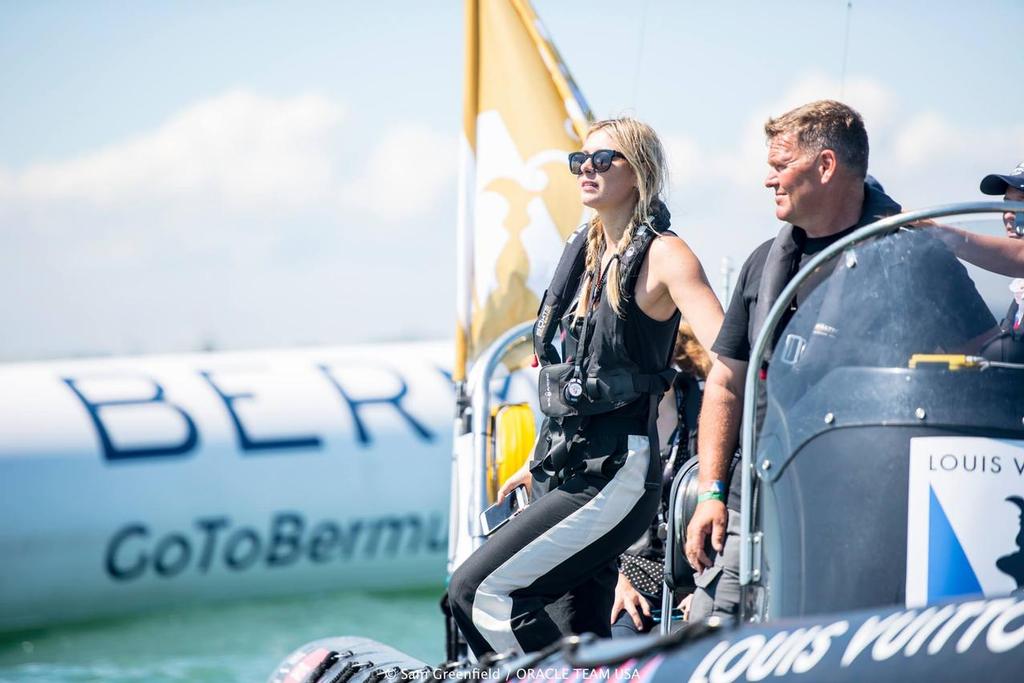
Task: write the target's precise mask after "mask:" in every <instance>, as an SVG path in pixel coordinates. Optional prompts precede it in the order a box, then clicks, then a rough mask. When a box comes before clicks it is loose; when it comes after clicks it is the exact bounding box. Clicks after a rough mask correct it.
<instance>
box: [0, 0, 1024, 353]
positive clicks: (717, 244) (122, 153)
mask: <svg viewBox="0 0 1024 683" xmlns="http://www.w3.org/2000/svg"><path fill="white" fill-rule="evenodd" d="M534 8H535V10H536V11H537V13H538V14H539V15H540V17H541V19H542V21H543V22H544V23H545V25H546V27H547V29H548V31H549V33H550V35H551V36H552V38H553V40H554V42H555V44H556V45H557V47H558V48H559V50H560V52H561V53H562V56H563V58H564V59H565V61H566V63H567V64H568V66H569V69H570V70H571V71H572V73H573V75H574V77H575V79H576V82H577V84H578V85H579V86H580V89H581V90H582V92H583V93H584V95H585V97H586V98H587V100H588V101H589V103H590V105H591V108H592V109H593V110H594V112H595V114H596V115H597V116H599V117H606V116H614V115H622V114H628V115H633V116H636V117H639V118H641V119H643V120H645V121H647V122H649V123H650V124H652V125H653V126H654V128H655V129H656V130H657V131H658V132H659V134H660V135H661V137H662V139H663V140H664V142H665V144H666V148H667V149H668V151H669V156H670V162H671V172H672V184H671V189H670V194H669V198H668V199H669V206H670V208H671V210H672V213H673V224H674V229H675V230H677V231H678V232H679V234H680V235H682V236H683V237H684V238H685V239H686V240H687V241H688V242H689V243H690V245H691V247H693V249H694V251H695V252H696V253H697V255H698V257H700V258H701V260H702V262H703V263H704V266H705V269H706V271H707V272H708V276H709V279H710V280H711V282H712V284H713V285H714V286H715V287H716V289H717V290H718V291H719V292H721V291H722V280H723V277H722V266H723V259H728V260H729V262H730V263H731V266H732V268H733V271H734V273H735V271H736V270H738V268H739V266H740V264H742V262H743V260H744V259H745V257H746V255H747V254H748V253H749V252H750V250H751V249H753V248H754V247H755V246H756V245H757V244H759V243H760V242H762V241H763V240H765V239H767V238H769V237H771V236H772V235H773V234H774V233H775V232H776V231H777V230H778V227H779V226H778V223H777V222H776V221H775V219H774V212H773V202H772V200H771V197H770V195H769V193H768V191H767V190H765V189H764V188H763V186H762V181H763V178H764V175H765V171H766V170H767V166H766V165H765V145H764V140H763V135H762V133H761V128H762V126H763V123H764V120H765V119H766V118H767V117H768V116H769V115H772V114H780V113H782V112H784V111H786V110H787V109H789V108H791V107H793V106H796V105H798V104H802V103H804V102H807V101H810V100H813V99H819V98H823V97H830V98H838V99H842V100H843V101H846V102H848V103H849V104H851V105H852V106H854V107H855V108H857V109H858V110H859V111H860V112H861V113H862V114H863V115H864V118H865V122H866V124H867V128H868V132H869V136H870V139H871V146H872V154H871V164H870V166H871V169H870V170H871V172H872V173H873V174H874V175H875V176H876V177H878V178H879V179H880V180H881V181H882V183H883V184H884V185H885V187H886V189H887V190H888V191H889V193H890V194H891V195H893V196H894V197H895V198H896V199H897V200H898V201H900V202H901V203H902V204H903V205H904V206H905V207H908V208H919V207H924V206H930V205H936V204H945V203H949V202H952V201H969V200H976V199H981V198H982V196H981V195H980V194H979V193H978V189H977V186H978V182H979V180H980V178H981V177H982V176H983V175H985V174H987V173H991V172H999V173H1007V172H1009V170H1010V169H1012V168H1013V167H1014V166H1015V165H1016V164H1017V163H1018V162H1019V161H1021V160H1024V117H1022V116H1021V112H1024V90H1021V88H1020V85H1019V83H1020V77H1019V75H1020V74H1022V73H1024V53H1022V52H1021V51H1020V49H1019V42H1020V27H1021V26H1024V3H1022V2H1020V0H978V1H976V2H973V3H970V4H968V3H963V2H958V1H954V0H931V1H924V0H908V1H905V2H890V1H885V0H853V2H851V3H849V6H848V2H847V0H813V1H812V0H800V1H798V0H779V1H778V2H774V3H766V2H753V1H747V0H737V1H735V2H730V3H706V2H702V3H697V2H683V1H680V2H669V1H668V0H638V1H637V2H632V3H624V2H621V1H615V0H590V1H588V2H583V1H581V0H534ZM461 32H462V3H461V2H456V1H454V0H452V1H447V2H440V1H439V2H429V3H427V2H422V1H420V2H416V1H411V0H410V1H407V2H405V1H397V0H396V1H394V2H386V3H369V2H360V3H356V2H314V1H311V0H310V1H306V2H300V3H270V2H265V3H264V2H238V1H235V2H198V1H196V2H190V1H187V0H181V1H178V2H154V1H140V2H134V3H114V2H98V1H96V2H72V1H70V0H68V1H60V0H48V1H45V2H33V3H28V2H13V1H8V2H0V64H2V65H3V66H2V67H0V284H2V289H3V292H4V296H2V297H0V321H2V325H3V330H4V332H3V334H2V335H0V361H12V360H23V359H41V358H55V357H66V356H89V355H110V354H115V355H120V354H137V353H157V352H180V351H194V350H199V349H236V348H268V347H285V346H293V345H303V346H305V345H321V344H324V345H340V344H350V343H360V342H373V341H383V340H397V339H403V340H405V339H445V338H450V337H451V336H452V333H453V329H454V318H455V313H454V309H455V305H454V302H455V272H454V268H455V261H456V258H455V221H456V211H457V207H456V173H457V168H456V166H457V163H456V158H457V140H458V135H459V130H460V126H461V98H462V94H461V93H462V47H463V43H462V35H461ZM847 35H848V39H847ZM844 45H845V46H846V48H845V49H844ZM844 55H845V57H844Z"/></svg>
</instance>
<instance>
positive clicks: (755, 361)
mask: <svg viewBox="0 0 1024 683" xmlns="http://www.w3.org/2000/svg"><path fill="white" fill-rule="evenodd" d="M1007 211H1013V212H1024V202H992V201H989V202H966V203H962V204H946V205H943V206H936V207H931V208H927V209H920V210H918V211H910V212H907V213H901V214H897V215H895V216H890V217H888V218H884V219H882V220H880V221H876V222H874V223H871V224H870V225H866V226H864V227H863V228H860V229H859V230H856V231H854V232H853V233H851V234H849V235H847V236H846V237H844V238H842V239H840V240H839V241H837V242H835V243H834V244H832V245H830V246H829V247H827V248H826V249H824V250H822V251H821V253H819V254H817V255H816V256H815V257H814V258H812V259H811V260H810V261H809V262H808V263H807V264H806V265H805V266H803V267H802V268H801V269H800V271H799V272H798V273H797V274H796V276H794V278H793V279H792V280H790V282H789V284H787V285H786V287H785V288H784V289H783V290H782V292H781V294H779V298H778V299H777V300H776V301H775V303H774V304H773V305H772V307H771V309H770V310H769V312H768V317H767V318H766V319H765V323H764V326H763V327H762V328H761V331H760V333H759V334H758V336H757V340H756V341H755V342H754V346H753V348H752V349H751V352H750V362H749V363H748V366H747V377H746V381H745V383H744V395H743V422H742V428H741V435H742V441H741V444H742V445H741V449H742V450H741V456H742V460H741V467H742V468H743V469H742V472H741V474H742V490H741V499H740V500H741V502H740V506H741V507H740V541H741V542H740V585H742V586H746V585H749V584H751V583H753V582H756V581H758V580H759V579H760V578H761V577H760V568H755V567H753V562H752V556H753V554H754V549H753V538H752V535H751V531H752V528H753V519H754V509H753V500H752V499H753V487H754V481H753V478H754V455H755V451H754V449H755V447H756V445H757V444H756V439H757V434H756V433H755V432H756V425H757V415H756V413H757V388H758V382H759V381H760V379H759V370H760V368H761V359H762V358H763V357H764V352H765V349H766V348H767V347H768V343H769V340H771V339H772V338H773V335H774V333H775V327H776V326H777V325H778V323H779V321H780V320H781V319H782V316H783V314H784V313H785V311H786V309H787V308H788V307H789V302H790V300H791V299H792V298H793V296H794V295H795V294H796V291H797V289H798V288H799V287H800V285H801V284H803V283H804V281H806V280H807V278H808V277H810V275H811V274H812V273H813V272H814V270H815V269H816V268H817V267H818V266H820V265H821V264H823V263H825V262H826V261H828V260H829V259H831V258H832V257H833V256H835V255H836V254H838V253H839V252H841V251H843V250H844V249H846V248H847V247H849V246H850V245H853V244H856V243H858V242H862V241H864V240H866V239H868V238H870V237H874V236H875V235H878V234H881V233H884V232H886V231H888V230H892V229H893V228H897V227H900V226H903V225H907V224H910V223H914V222H917V221H924V220H929V219H934V218H941V217H944V216H959V215H964V214H976V213H1004V212H1007ZM923 229H928V226H923Z"/></svg>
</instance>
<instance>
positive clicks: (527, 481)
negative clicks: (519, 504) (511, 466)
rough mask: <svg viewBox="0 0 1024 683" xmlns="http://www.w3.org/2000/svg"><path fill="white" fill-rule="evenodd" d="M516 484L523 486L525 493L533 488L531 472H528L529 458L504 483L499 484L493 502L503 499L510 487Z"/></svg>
mask: <svg viewBox="0 0 1024 683" xmlns="http://www.w3.org/2000/svg"><path fill="white" fill-rule="evenodd" d="M517 486H525V487H526V492H527V493H530V492H531V491H532V490H533V474H531V473H530V461H529V460H527V461H526V462H524V463H523V466H522V467H520V468H519V469H518V470H516V471H515V472H513V473H512V476H510V477H509V478H508V479H506V480H505V483H504V484H502V485H501V488H500V489H498V497H497V499H496V500H495V501H494V502H495V503H500V502H501V501H503V500H505V496H507V495H508V494H509V493H511V492H512V489H514V488H515V487H517Z"/></svg>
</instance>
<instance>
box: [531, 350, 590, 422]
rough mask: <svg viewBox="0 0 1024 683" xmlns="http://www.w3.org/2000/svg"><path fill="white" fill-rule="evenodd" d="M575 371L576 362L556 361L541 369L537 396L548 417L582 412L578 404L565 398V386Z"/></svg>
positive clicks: (543, 411)
mask: <svg viewBox="0 0 1024 683" xmlns="http://www.w3.org/2000/svg"><path fill="white" fill-rule="evenodd" d="M575 372H576V365H575V364H574V363H555V364H553V365H545V366H544V367H543V368H541V369H540V376H539V377H538V378H537V398H538V399H539V400H540V410H541V412H542V413H544V414H545V415H547V416H548V417H571V416H573V415H579V414H580V411H579V409H578V408H577V405H576V404H573V403H569V402H568V401H566V400H565V386H566V385H567V384H568V383H569V380H571V379H572V378H573V376H574V375H575ZM580 398H581V399H582V398H583V397H582V396H581V397H580Z"/></svg>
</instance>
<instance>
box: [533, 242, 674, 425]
mask: <svg viewBox="0 0 1024 683" xmlns="http://www.w3.org/2000/svg"><path fill="white" fill-rule="evenodd" d="M587 229H588V226H586V225H584V226H582V227H580V228H579V229H578V230H577V231H576V232H575V233H573V235H572V236H571V237H570V238H569V241H568V244H567V245H566V248H565V251H564V252H563V254H562V258H561V259H560V260H559V264H558V267H557V268H556V271H555V275H554V277H553V278H552V282H551V287H549V288H548V290H547V291H546V292H545V293H544V298H543V301H542V303H541V307H540V310H539V312H538V316H537V322H536V323H535V324H534V329H533V343H534V351H535V353H536V354H537V359H538V361H539V362H540V364H541V365H542V366H543V369H542V370H541V376H540V380H539V398H540V404H541V410H542V411H543V412H544V414H545V415H547V416H548V417H554V418H564V417H570V416H576V415H595V414H599V413H605V412H610V411H612V410H615V409H616V408H618V407H620V406H623V405H625V404H627V403H630V402H631V401H634V400H636V399H637V398H638V397H640V396H641V395H643V394H657V395H659V396H660V395H661V394H662V393H663V392H664V391H666V390H667V389H668V387H669V386H670V385H671V383H672V379H673V377H674V376H675V371H674V370H672V369H670V368H668V367H667V361H668V358H667V357H666V359H665V360H666V367H665V368H664V369H663V370H662V371H661V372H658V373H655V374H650V373H642V372H640V369H639V367H638V366H637V364H636V363H635V362H633V360H632V359H630V358H628V357H627V356H626V354H625V353H624V352H614V351H610V350H608V349H606V348H605V347H600V349H601V350H600V351H599V352H596V353H595V352H594V350H593V349H591V348H590V344H589V343H588V341H589V340H591V339H593V338H594V337H595V336H597V334H598V333H599V332H602V330H597V329H595V328H596V327H597V326H598V325H599V324H600V322H601V321H600V320H595V313H596V311H597V308H598V305H599V300H600V289H601V287H602V285H603V284H604V283H603V281H602V275H603V274H602V273H596V272H595V273H593V274H591V283H592V284H591V295H592V296H591V299H592V300H591V302H590V305H589V306H588V312H587V315H586V316H585V317H584V318H583V320H582V321H581V322H582V328H581V330H580V332H579V339H578V340H577V339H572V338H571V337H572V336H573V332H572V327H573V326H572V324H571V321H572V320H573V319H574V318H573V317H572V315H571V314H569V317H568V318H566V319H565V320H562V318H563V316H564V315H566V314H567V312H568V309H569V308H570V304H571V303H572V302H573V301H574V299H575V295H576V294H577V292H578V291H579V289H580V286H581V284H582V282H583V272H584V270H585V262H586V237H585V236H586V231H587ZM659 234H660V233H659V232H658V231H657V230H655V228H654V227H652V226H651V225H650V224H642V225H640V226H638V227H637V228H636V230H635V231H634V234H633V237H632V239H631V240H630V243H629V244H628V245H627V246H626V248H625V249H623V251H622V253H621V254H618V255H616V256H615V257H614V258H617V259H618V260H619V272H618V278H619V288H620V291H621V292H624V293H627V296H632V295H633V291H634V289H635V288H636V282H637V279H638V278H639V275H640V267H641V266H642V265H643V261H644V257H645V256H646V255H647V251H648V250H649V249H650V247H651V244H652V243H653V242H654V238H655V237H657V236H658V235H659ZM555 321H562V327H563V328H564V329H566V331H567V336H568V337H570V338H569V339H568V340H567V344H566V347H567V349H569V351H568V353H567V356H568V357H567V358H565V359H564V360H563V359H562V358H560V357H559V355H558V353H557V351H556V349H555V347H554V344H553V340H554V336H555V332H556V330H557V328H558V325H556V324H555ZM605 336H607V335H605ZM559 361H561V362H559ZM573 382H575V383H577V385H578V387H577V388H576V391H577V396H578V398H576V400H569V399H567V398H566V396H565V391H564V390H565V387H566V385H567V384H569V383H573Z"/></svg>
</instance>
